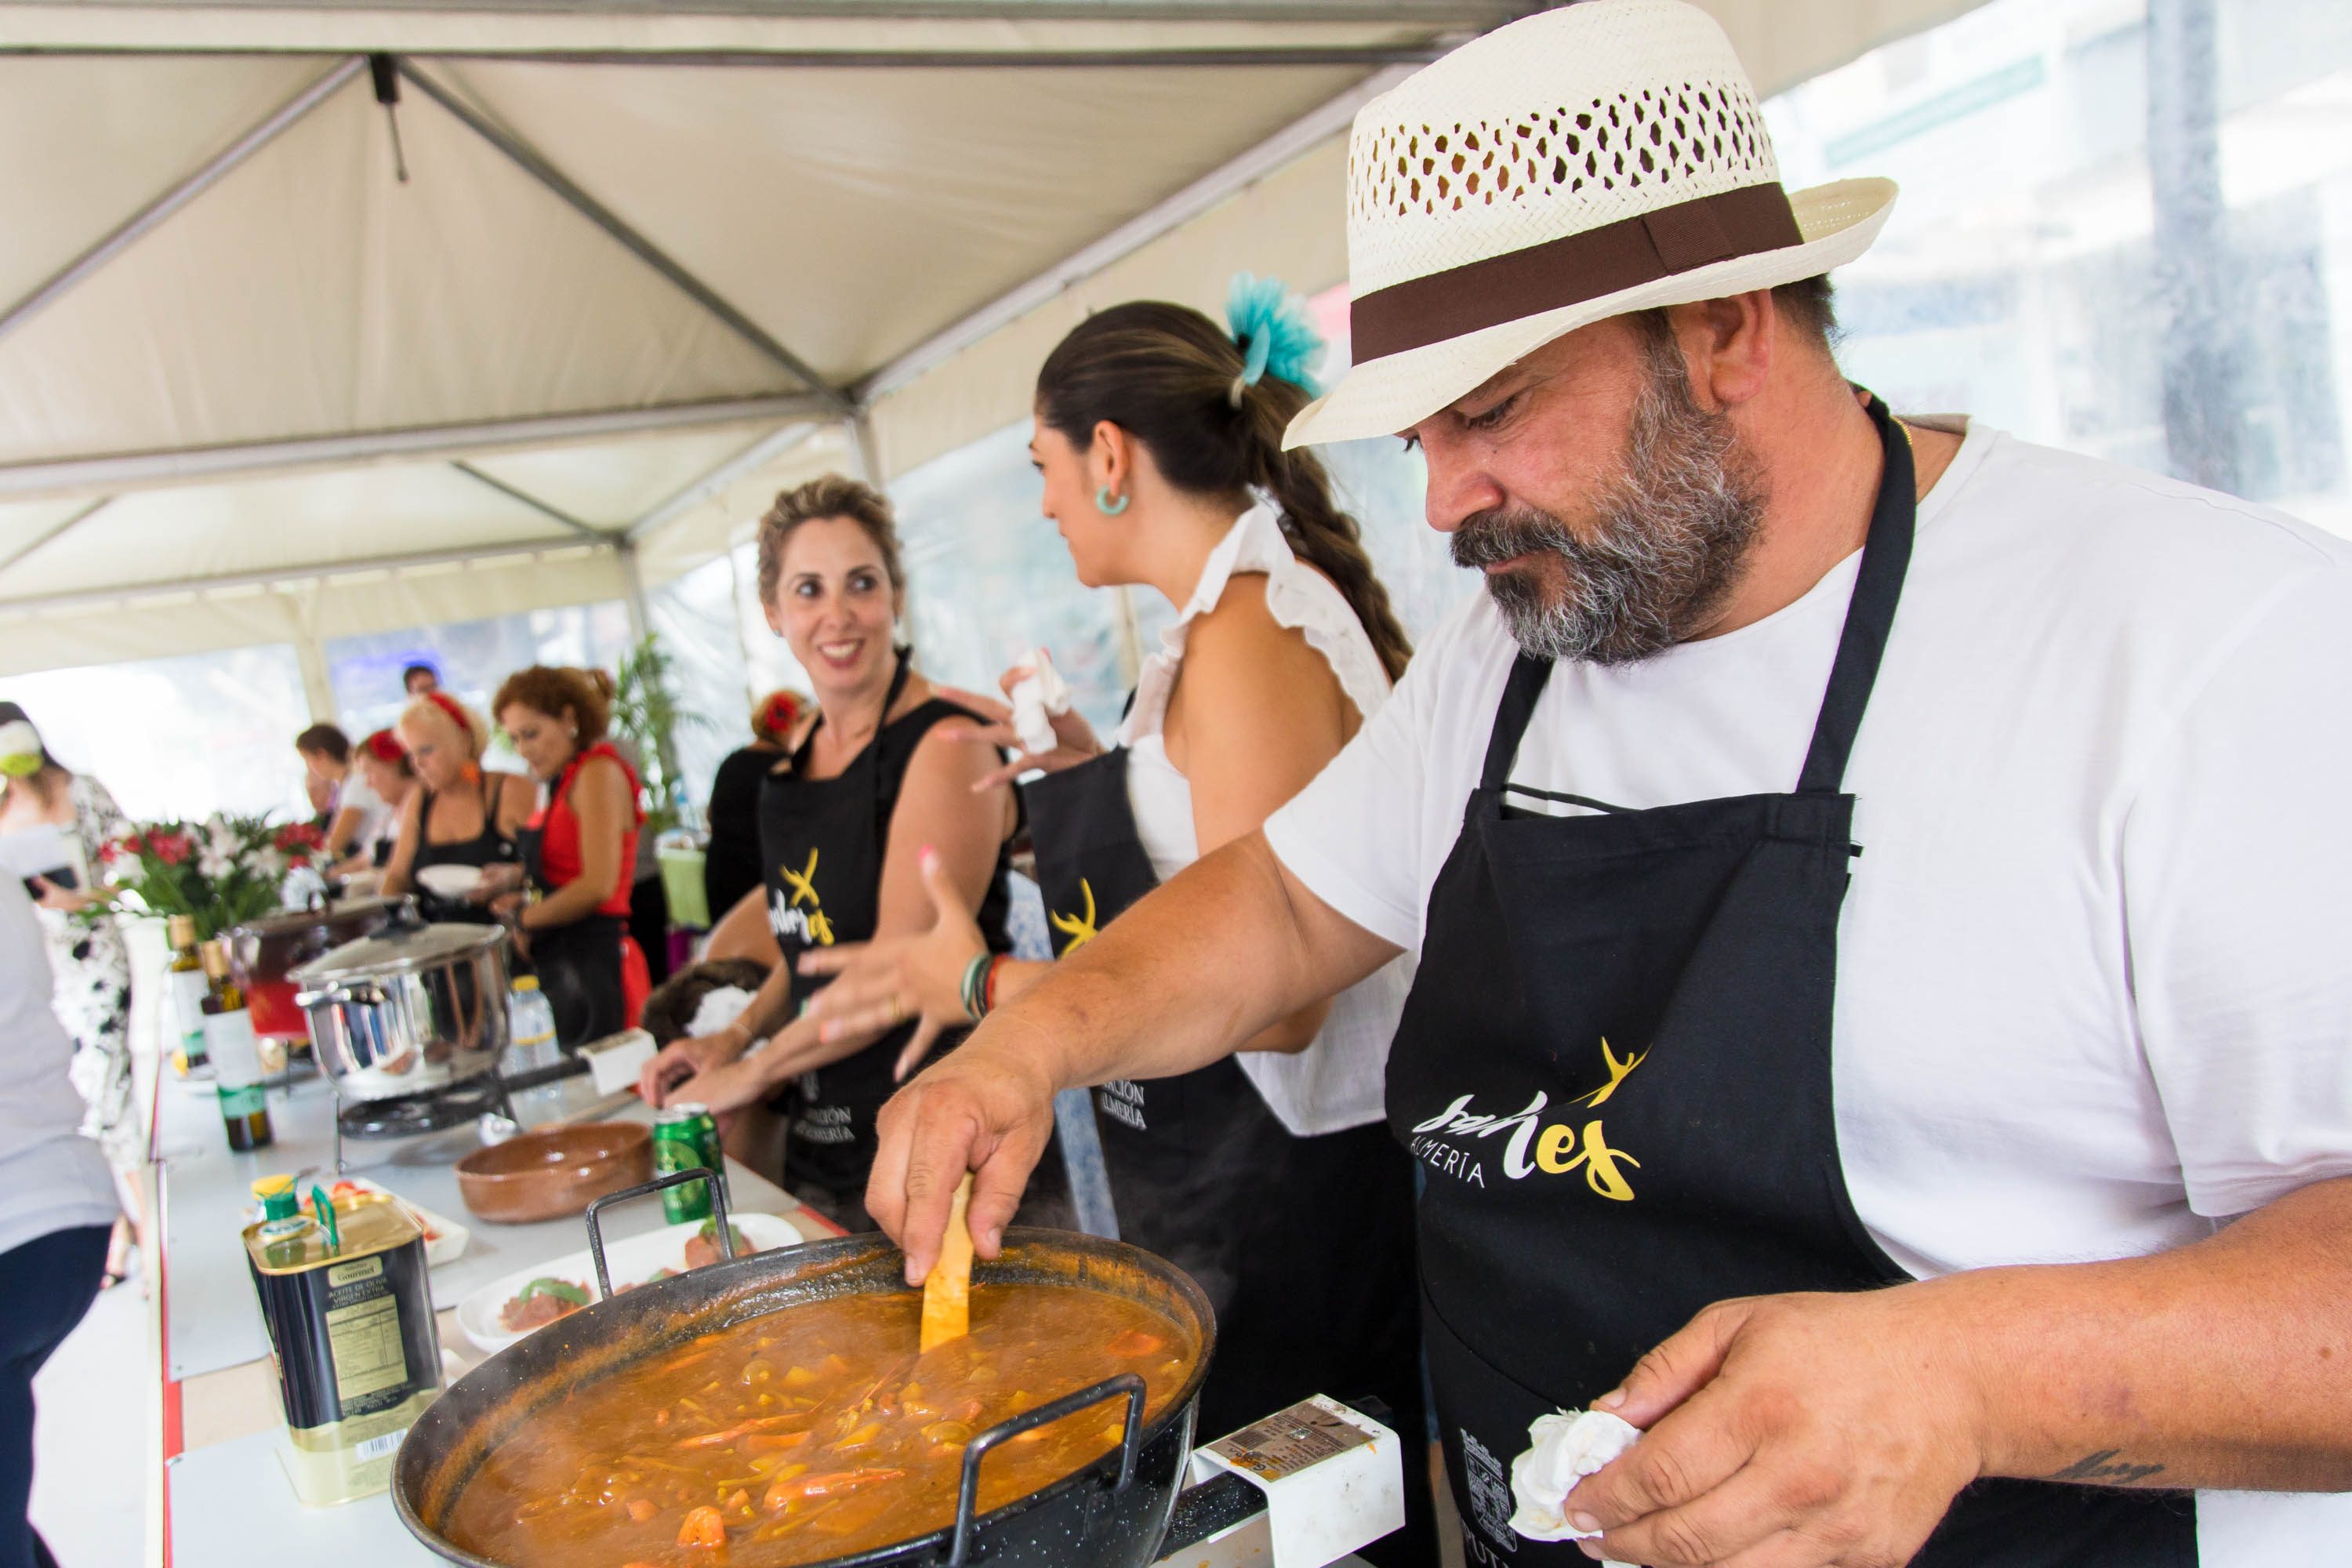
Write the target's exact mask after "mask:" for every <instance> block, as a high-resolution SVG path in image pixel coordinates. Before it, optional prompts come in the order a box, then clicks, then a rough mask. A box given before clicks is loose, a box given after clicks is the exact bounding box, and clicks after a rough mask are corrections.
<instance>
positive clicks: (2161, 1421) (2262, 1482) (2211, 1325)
mask: <svg viewBox="0 0 2352 1568" xmlns="http://www.w3.org/2000/svg"><path fill="white" fill-rule="evenodd" d="M1922 1289H1923V1293H1926V1292H1945V1291H1948V1292H1951V1293H1952V1294H1953V1299H1952V1300H1950V1301H1948V1302H1947V1303H1945V1305H1946V1306H1948V1307H1949V1308H1954V1309H1957V1310H1956V1311H1955V1312H1954V1320H1955V1321H1956V1323H1957V1324H1958V1325H1960V1328H1961V1332H1962V1334H1963V1335H1964V1336H1965V1338H1966V1340H1967V1341H1968V1344H1969V1350H1968V1353H1969V1357H1970V1359H1971V1360H1972V1361H1973V1363H1975V1368H1974V1370H1975V1382H1976V1383H1977V1384H1978V1386H1979V1387H1980V1388H1981V1389H1982V1390H1983V1391H1984V1398H1985V1401H1986V1405H1987V1409H1986V1419H1985V1430H1986V1433H1987V1441H1986V1460H1987V1471H1988V1473H1990V1474H1994V1475H2007V1476H2030V1477H2037V1478H2042V1479H2053V1480H2066V1481H2081V1482H2087V1483H2092V1484H2096V1485H2102V1486H2142V1487H2184V1488H2186V1487H2207V1488H2221V1489H2256V1490H2292V1491H2341V1490H2347V1489H2352V1178H2346V1179H2341V1180H2336V1181H2330V1182H2322V1183H2318V1184H2314V1185H2312V1186H2309V1187H2305V1188H2304V1189H2303V1190H2302V1191H2300V1192H2296V1193H2293V1194H2288V1195H2287V1196H2285V1197H2284V1198H2281V1199H2280V1200H2278V1201H2277V1202H2276V1203H2274V1204H2272V1205H2269V1206H2268V1207H2265V1208H2263V1209H2258V1210H2256V1211H2255V1212H2253V1213H2252V1214H2250V1215H2245V1216H2243V1217H2242V1218H2241V1219H2239V1220H2237V1221H2235V1222H2234V1223H2232V1224H2231V1226H2229V1227H2228V1228H2226V1229H2224V1230H2223V1231H2221V1233H2220V1234H2219V1235H2217V1236H2214V1237H2211V1238H2210V1239H2208V1240H2205V1241H2201V1242H2199V1243H2197V1244H2195V1245H2194V1246H2190V1247H2180V1248H2178V1249H2177V1250H2174V1251H2171V1252H2167V1253H2160V1254H2158V1255H2157V1256H2155V1257H2151V1258H2132V1259H2128V1260H2125V1261H2120V1262H2115V1263H2095V1264H2069V1265H2057V1266H2052V1267H2044V1268H1994V1269H1981V1270H1977V1271H1974V1272H1971V1273H1968V1274H1960V1275H1954V1276H1951V1277H1950V1278H1948V1279H1943V1280H1939V1281H1937V1282H1935V1283H1934V1284H1932V1285H1930V1286H1927V1287H1923V1288H1922Z"/></svg>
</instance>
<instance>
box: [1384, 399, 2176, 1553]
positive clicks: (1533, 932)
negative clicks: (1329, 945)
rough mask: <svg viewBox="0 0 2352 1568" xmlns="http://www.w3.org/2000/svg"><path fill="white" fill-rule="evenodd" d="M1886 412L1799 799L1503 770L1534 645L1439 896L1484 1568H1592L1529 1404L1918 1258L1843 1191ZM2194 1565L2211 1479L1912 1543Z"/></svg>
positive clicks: (1412, 1120)
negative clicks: (1736, 1304)
mask: <svg viewBox="0 0 2352 1568" xmlns="http://www.w3.org/2000/svg"><path fill="white" fill-rule="evenodd" d="M1870 412H1871V417H1872V419H1873V420H1874V422H1875V423H1876V425H1877V426H1878V430H1879V436H1880V439H1881V442H1882V444H1883V446H1884V447H1885V470H1884V473H1883V477H1882V478H1881V479H1880V483H1879V490H1878V500H1877V504H1876V506H1875V508H1874V511H1873V514H1872V518H1871V524H1870V536H1869V540H1868V542H1867V544H1866V546H1865V547H1864V551H1863V558H1862V564H1861V568H1860V571H1859V573H1858V574H1857V577H1856V580H1855V584H1854V589H1853V600H1852V603H1851V605H1850V607H1849V608H1848V610H1847V612H1846V622H1845V629H1844V632H1843V636H1842V637H1841V638H1840V640H1839V643H1838V649H1837V656H1836V658H1835V661H1834V662H1833V664H1832V669H1831V675H1830V681H1829V686H1828V690H1827V693H1826V695H1825V696H1824V698H1823V700H1822V710H1821V715H1820V718H1819V720H1818V721H1817V723H1816V727H1815V730H1814V732H1813V738H1812V743H1811V749H1810V750H1809V751H1808V752H1807V753H1806V757H1805V763H1804V769H1803V772H1802V774H1801V777H1800V780H1799V783H1798V785H1797V792H1796V793H1795V794H1793V795H1745V796H1739V797H1735V798H1731V799H1725V800H1707V801H1696V802H1693V803H1690V804H1688V805H1670V806H1661V807H1658V808H1655V809H1652V810H1643V811H1633V810H1622V809H1620V808H1616V807H1612V806H1608V805H1603V804H1602V803H1600V802H1597V801H1591V800H1585V799H1582V798H1580V797H1576V796H1559V795H1547V794H1546V792H1541V791H1536V790H1528V789H1522V788H1521V787H1520V786H1518V785H1515V784H1509V783H1508V782H1507V780H1508V778H1509V775H1510V770H1511V765H1512V762H1513V759H1514V758H1515V757H1516V755H1517V751H1518V744H1519V738H1520V736H1521V735H1522V734H1523V733H1524V732H1525V731H1526V729H1527V726H1528V719H1529V717H1530V716H1531V715H1532V714H1533V712H1534V710H1535V705H1536V700H1537V698H1538V696H1539V695H1540V694H1541V692H1542V690H1543V687H1544V683H1545V681H1546V679H1548V678H1549V675H1550V673H1551V667H1550V665H1549V663H1548V662H1543V661H1538V660H1534V659H1529V658H1521V659H1520V660H1519V661H1518V662H1517V665H1516V666H1515V667H1514V668H1513V669H1512V671H1511V676H1510V680H1509V683H1508V684H1507V687H1506V688H1505V689H1504V693H1503V698H1502V702H1501V704H1500V707H1499V709H1498V710H1497V711H1496V717H1495V727H1494V731H1493V735H1492V737H1491V739H1490V741H1489V742H1488V746H1487V752H1486V767H1485V771H1484V773H1483V775H1482V776H1481V779H1480V781H1479V784H1478V787H1477V788H1476V789H1475V790H1474V791H1473V792H1472V793H1471V795H1470V798H1469V802H1468V804H1467V805H1466V806H1465V809H1464V812H1463V819H1462V832H1461V836H1460V837H1458V838H1457V839H1456V840H1455V841H1454V849H1453V852H1452V854H1451V855H1449V856H1448V857H1447V858H1446V861H1445V865H1444V868H1443V869H1442V870H1441V871H1440V872H1439V873H1438V878H1437V881H1436V883H1435V885H1434V886H1433V888H1432V889H1431V891H1430V896H1429V910H1428V919H1427V921H1426V923H1425V931H1426V934H1425V936H1424V938H1423V945H1422V954H1421V967H1420V970H1419V972H1418V974H1417V975H1416V977H1415V980H1414V983H1413V987H1412V994H1411V996H1410V997H1409V998H1408V999H1407V1001H1406V1004H1405V1010H1404V1016H1403V1020H1402V1023H1401V1024H1400V1025H1399V1026H1398V1030H1397V1037H1396V1044H1395V1047H1394V1048H1393V1049H1392V1050H1391V1053H1390V1057H1389V1070H1388V1104H1389V1121H1390V1125H1391V1129H1392V1131H1394V1133H1395V1135H1396V1136H1397V1137H1398V1138H1400V1139H1402V1140H1403V1141H1404V1142H1406V1143H1407V1145H1408V1146H1409V1147H1410V1148H1411V1150H1412V1152H1413V1154H1414V1156H1415V1157H1416V1158H1418V1159H1419V1160H1420V1161H1421V1162H1422V1163H1423V1164H1425V1165H1426V1166H1428V1167H1429V1171H1428V1175H1427V1184H1426V1191H1425V1193H1424V1194H1423V1198H1422V1201H1421V1211H1420V1212H1421V1252H1422V1279H1423V1287H1424V1291H1425V1294H1424V1298H1423V1300H1424V1303H1425V1307H1426V1310H1427V1325H1426V1332H1427V1335H1428V1343H1429V1365H1430V1373H1431V1378H1432V1382H1433V1387H1434V1391H1435V1394H1436V1400H1437V1412H1438V1419H1439V1425H1440V1434H1441V1436H1442V1437H1443V1438H1444V1447H1445V1463H1446V1469H1447V1473H1448V1475H1449V1476H1450V1478H1451V1479H1452V1481H1453V1485H1454V1498H1455V1500H1456V1501H1457V1502H1458V1503H1459V1505H1460V1511H1461V1514H1462V1521H1463V1526H1462V1531H1463V1537H1464V1542H1465V1549H1466V1552H1467V1555H1468V1558H1469V1560H1470V1561H1471V1562H1472V1563H1488V1564H1494V1563H1508V1564H1511V1565H1513V1568H1520V1565H1527V1568H1535V1565H1541V1564H1562V1565H1565V1564H1576V1565H1577V1568H1584V1565H1585V1564H1588V1563H1590V1561H1591V1560H1590V1559H1589V1558H1587V1557H1585V1556H1584V1555H1583V1554H1582V1553H1581V1552H1579V1551H1578V1550H1577V1547H1576V1545H1575V1543H1574V1542H1555V1543H1545V1542H1528V1541H1523V1540H1520V1539H1519V1538H1518V1537H1517V1535H1516V1534H1514V1533H1513V1531H1511V1529H1510V1526H1509V1524H1508V1522H1507V1521H1508V1520H1509V1518H1510V1514H1511V1510H1512V1500H1511V1489H1510V1479H1509V1470H1510V1464H1511V1460H1512V1458H1513V1457H1514V1456H1515V1455H1517V1453H1519V1452H1520V1451H1521V1450H1522V1449H1524V1448H1526V1447H1527V1446H1528V1423H1529V1422H1530V1421H1532V1420H1533V1419H1534V1418H1535V1417H1536V1416H1538V1415H1543V1414H1546V1413H1548V1412H1550V1411H1553V1410H1556V1409H1562V1408H1567V1409H1575V1408H1579V1407H1582V1406H1585V1405H1590V1404H1591V1401H1592V1400H1593V1399H1594V1398H1595V1397H1597V1396H1598V1395H1600V1394H1604V1393H1607V1392H1608V1391H1609V1390H1610V1389H1612V1388H1613V1387H1615V1386H1616V1385H1617V1384H1619V1383H1620V1382H1621V1381H1622V1380H1623V1378H1624V1377H1625V1375H1626V1374H1627V1373H1629V1372H1631V1371H1632V1370H1633V1363H1635V1361H1637V1360H1638V1359H1639V1358H1640V1357H1641V1356H1642V1355H1643V1353H1644V1352H1647V1351H1649V1350H1650V1349H1651V1348H1652V1347H1654V1345H1656V1344H1657V1343H1658V1342H1661V1341H1663V1340H1664V1339H1666V1338H1667V1337H1668V1336H1670V1335H1672V1334H1673V1333H1674V1332H1675V1331H1677V1330H1679V1329H1681V1328H1682V1327H1683V1326H1684V1325H1685V1323H1687V1322H1688V1321H1690V1320H1691V1318H1693V1317H1694V1316H1695V1315H1696V1314H1697V1313H1698V1311H1699V1310H1701V1309H1703V1308H1705V1307H1706V1306H1708V1305H1710V1304H1712V1303H1714V1302H1716V1301H1719V1300H1724V1299H1726V1298H1728V1297H1737V1296H1751V1295H1765V1294H1770V1293H1775V1292H1780V1291H1791V1290H1865V1289H1874V1288H1877V1287H1880V1286H1885V1285H1892V1284H1898V1283H1902V1282H1904V1281H1906V1280H1908V1279H1910V1276H1909V1275H1908V1274H1907V1273H1906V1272H1905V1271H1904V1270H1903V1269H1902V1268H1899V1267H1898V1266H1897V1265H1896V1264H1895V1262H1894V1261H1893V1260H1892V1259H1891V1258H1888V1257H1887V1256H1886V1255H1885V1252H1884V1251H1883V1250H1882V1249H1881V1248H1880V1247H1878V1245H1877V1244H1876V1243H1875V1242H1874V1241H1873V1240H1872V1239H1871V1237H1870V1234H1869V1232H1868V1231H1867V1230H1866V1229H1865V1228H1864V1226H1863V1223H1862V1221H1861V1219H1860V1218H1859V1217H1858V1216H1857V1215H1856V1214H1855V1212H1854V1208H1853V1201H1852V1200H1851V1198H1850V1197H1849V1196H1848V1194H1847V1192H1846V1184H1845V1176H1844V1172H1843V1165H1842V1164H1841V1163H1840V1161H1839V1156H1838V1143H1837V1124H1836V1118H1835V1115H1834V1107H1833V1104H1832V1087H1833V1086H1832V1074H1831V1062H1830V1050H1831V1017H1832V995H1833V993H1834V990H1835V985H1836V980H1837V921H1838V909H1839V906H1840V904H1841V903H1842V902H1843V899H1844V896H1845V888H1846V881H1847V878H1848V875H1849V863H1850V861H1851V860H1852V858H1853V857H1854V856H1856V855H1859V854H1860V853H1861V852H1862V851H1861V848H1860V847H1858V846H1856V845H1854V844H1853V842H1852V837H1851V825H1852V820H1853V796H1852V795H1846V794H1843V793H1841V792H1842V786H1843V779H1844V775H1845V766H1846V758H1847V756H1848V754H1849V752H1851V751H1852V749H1853V739H1854V734H1855V731H1856V730H1857V729H1858V728H1859V726H1860V724H1861V721H1862V714H1863V710H1864V706H1865V705H1866V704H1867V703H1868V701H1869V700H1870V693H1871V687H1872V685H1873V683H1874V681H1875V679H1876V678H1877V673H1878V664H1879V657H1880V655H1881V653H1882V652H1883V651H1884V650H1885V644H1886V635H1887V631H1888V628H1889V627H1890V626H1891V625H1892V624H1893V621H1894V616H1895V605H1896V602H1897V601H1898V599H1899V598H1900V597H1901V595H1902V589H1903V577H1904V573H1905V570H1906V567H1907V565H1908V563H1909V561H1910V554H1911V537H1912V528H1913V522H1914V519H1915V514H1916V507H1915V504H1914V495H1913V489H1914V479H1913V470H1912V466H1911V457H1910V451H1909V448H1908V445H1907V442H1906V439H1905V437H1903V436H1902V435H1901V433H1900V432H1899V431H1898V430H1897V428H1896V427H1895V425H1894V422H1893V421H1892V420H1891V419H1890V418H1888V417H1887V416H1886V413H1885V407H1884V405H1881V404H1880V403H1878V402H1877V401H1876V400H1875V399H1873V400H1872V403H1871V410H1870ZM1507 794H1519V795H1531V796H1533V795H1540V796H1543V797H1544V798H1549V799H1554V800H1563V801H1568V802H1570V803H1572V804H1575V805H1580V806H1585V807H1587V808H1590V809H1591V810H1593V811H1594V812H1595V815H1591V816H1548V815H1543V814H1540V813H1537V812H1530V811H1525V810H1521V809H1519V808H1517V807H1515V806H1511V805H1507V804H1506V801H1505V798H1504V797H1505V795H1507ZM2029 1375H2030V1374H2029ZM2196 1560H2197V1545H2196V1521H2195V1513H2194V1507H2193V1500H2192V1498H2191V1496H2190V1495H2189V1494H2182V1493H2168V1492H2148V1491H2126V1490H2111V1489H2095V1488H2089V1487H2077V1486H2063V1485H2058V1484H2054V1483H2050V1482H2042V1481H2020V1480H1987V1481H1979V1482H1978V1483H1976V1484H1975V1485H1973V1486H1970V1487H1969V1488H1968V1489H1966V1490H1964V1491H1963V1492H1961V1494H1960V1495H1959V1496H1958V1498H1957V1499H1956V1500H1954V1502H1953V1504H1952V1508H1951V1510H1950V1512H1949V1513H1948V1515H1947V1517H1946V1518H1945V1520H1944V1522H1943V1523H1942V1525H1941V1526H1939V1527H1938V1528H1937V1531H1936V1533H1935V1535H1934V1536H1933V1537H1932V1538H1931V1539H1930V1540H1929V1542H1927V1546H1926V1547H1924V1548H1923V1549H1922V1550H1921V1552H1919V1554H1918V1556H1917V1557H1916V1558H1915V1559H1914V1560H1913V1561H1914V1563H1916V1564H1918V1565H1920V1568H1963V1565H1965V1568H2027V1565H2043V1564H2046V1565H2048V1568H2058V1565H2060V1564H2065V1565H2068V1568H2171V1565H2174V1564H2180V1565H2186V1564H2191V1563H2195V1562H2196Z"/></svg>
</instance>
